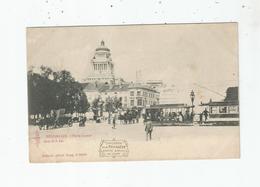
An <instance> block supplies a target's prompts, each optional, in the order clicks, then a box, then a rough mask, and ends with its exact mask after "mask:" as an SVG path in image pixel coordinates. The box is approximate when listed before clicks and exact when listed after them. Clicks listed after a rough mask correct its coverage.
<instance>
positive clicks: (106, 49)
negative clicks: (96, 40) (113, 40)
mask: <svg viewBox="0 0 260 187" xmlns="http://www.w3.org/2000/svg"><path fill="white" fill-rule="evenodd" d="M96 51H110V49H108V48H107V47H106V46H105V42H104V41H103V40H102V41H101V43H100V46H99V47H98V48H96Z"/></svg>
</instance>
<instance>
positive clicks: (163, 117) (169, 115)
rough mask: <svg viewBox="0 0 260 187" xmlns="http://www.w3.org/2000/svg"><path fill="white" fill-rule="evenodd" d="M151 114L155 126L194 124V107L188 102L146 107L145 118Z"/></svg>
mask: <svg viewBox="0 0 260 187" xmlns="http://www.w3.org/2000/svg"><path fill="white" fill-rule="evenodd" d="M147 116H149V117H150V118H151V121H152V123H153V125H155V126H169V125H192V122H193V117H194V115H193V112H192V107H191V106H188V105H187V104H158V105H152V106H149V107H146V109H145V114H144V120H146V117H147Z"/></svg>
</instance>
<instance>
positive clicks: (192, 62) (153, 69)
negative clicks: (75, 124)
mask: <svg viewBox="0 0 260 187" xmlns="http://www.w3.org/2000/svg"><path fill="white" fill-rule="evenodd" d="M102 40H104V41H105V45H106V46H107V47H108V48H109V49H110V50H111V57H112V60H113V62H114V65H115V75H116V77H122V78H123V79H124V80H126V81H135V80H136V72H137V71H141V72H142V73H141V74H142V79H143V80H144V81H145V80H158V79H159V80H163V81H164V83H167V84H168V85H172V86H175V87H176V88H177V87H178V88H179V89H180V90H184V89H185V88H187V89H191V87H194V89H195V87H197V88H199V87H200V88H201V89H202V87H204V89H203V90H204V91H205V90H207V89H208V91H209V90H211V89H212V90H213V91H214V92H221V94H225V93H223V92H224V91H225V89H226V88H227V86H238V33H237V24H236V23H218V24H163V25H128V26H86V27H83V26H81V27H45V28H28V29H27V62H28V67H30V66H34V67H39V66H41V65H45V66H49V67H51V68H52V69H54V70H62V69H66V70H68V71H70V72H71V73H72V75H73V76H74V77H75V78H76V79H77V80H79V81H82V80H83V79H85V78H86V77H87V76H88V75H89V74H90V73H91V66H90V62H91V58H92V57H93V56H94V52H95V49H96V47H98V46H99V45H100V42H101V41H102ZM196 85H197V86H196ZM198 85H199V86H198ZM206 88H207V89H206ZM211 93H213V92H211ZM214 95H217V94H214Z"/></svg>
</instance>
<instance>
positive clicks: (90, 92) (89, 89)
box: [82, 41, 160, 109]
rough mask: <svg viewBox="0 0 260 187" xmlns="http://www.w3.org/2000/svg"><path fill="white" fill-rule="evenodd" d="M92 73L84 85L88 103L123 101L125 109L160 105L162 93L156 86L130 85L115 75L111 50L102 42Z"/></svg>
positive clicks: (97, 50) (92, 63)
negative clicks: (97, 100)
mask: <svg viewBox="0 0 260 187" xmlns="http://www.w3.org/2000/svg"><path fill="white" fill-rule="evenodd" d="M90 63H91V67H92V72H91V74H90V75H89V76H88V77H87V79H86V81H85V83H82V85H83V87H84V92H85V93H86V95H87V98H88V101H89V102H90V103H93V101H94V100H95V99H97V98H100V99H101V100H102V101H106V99H107V98H108V97H117V98H119V99H121V101H122V106H123V108H124V109H127V108H132V107H138V108H144V107H145V106H150V105H156V104H159V96H160V93H159V92H158V91H157V89H155V87H154V85H149V84H143V83H133V82H131V83H128V82H125V81H124V80H123V79H122V78H116V77H115V75H114V63H113V61H112V58H111V53H110V49H109V48H108V47H106V46H105V42H104V41H101V43H100V46H99V47H97V48H96V50H95V54H94V57H93V58H92V59H91V62H90Z"/></svg>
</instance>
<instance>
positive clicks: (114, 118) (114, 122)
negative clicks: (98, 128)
mask: <svg viewBox="0 0 260 187" xmlns="http://www.w3.org/2000/svg"><path fill="white" fill-rule="evenodd" d="M116 112H117V111H115V112H114V113H113V115H112V117H113V127H112V129H115V128H116V118H117V113H116Z"/></svg>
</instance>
